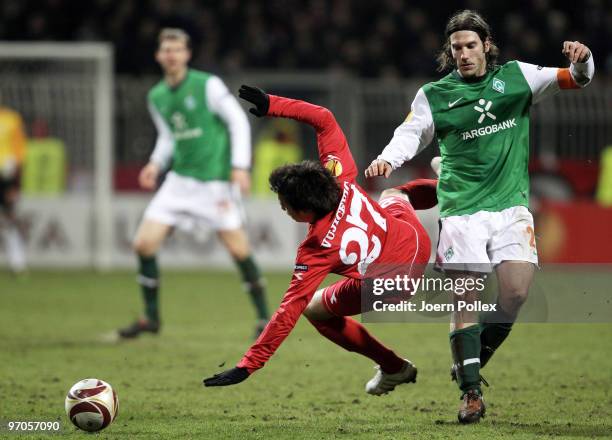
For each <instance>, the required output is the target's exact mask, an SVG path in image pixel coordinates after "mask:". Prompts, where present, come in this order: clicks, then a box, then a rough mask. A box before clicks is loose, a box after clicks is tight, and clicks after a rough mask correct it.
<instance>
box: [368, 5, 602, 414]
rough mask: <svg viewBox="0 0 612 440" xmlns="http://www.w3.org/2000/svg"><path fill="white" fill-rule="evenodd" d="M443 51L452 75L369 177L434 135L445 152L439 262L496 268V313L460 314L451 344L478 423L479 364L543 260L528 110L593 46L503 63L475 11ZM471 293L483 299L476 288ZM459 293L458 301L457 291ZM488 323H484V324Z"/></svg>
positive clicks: (575, 76)
mask: <svg viewBox="0 0 612 440" xmlns="http://www.w3.org/2000/svg"><path fill="white" fill-rule="evenodd" d="M445 37H446V43H445V45H444V48H443V50H442V52H441V54H440V56H439V57H438V61H439V62H440V70H441V71H443V70H447V69H452V72H451V73H450V74H448V75H447V76H445V77H444V78H442V79H441V80H439V81H436V82H433V83H429V84H426V85H425V86H423V87H422V88H421V89H419V91H418V92H417V94H416V97H415V99H414V101H413V103H412V108H411V112H410V113H409V114H408V117H407V118H406V120H405V121H404V123H402V124H401V125H400V126H399V127H398V128H397V129H396V131H395V134H394V136H393V139H392V140H391V142H390V143H389V144H388V145H387V147H385V149H384V151H383V152H382V154H381V155H380V156H379V157H378V158H377V159H376V160H374V161H373V162H372V163H371V165H370V166H369V167H368V169H367V170H366V176H368V177H372V176H380V175H384V176H385V177H388V176H389V175H390V174H391V172H392V171H393V170H394V169H396V168H398V167H400V166H401V165H402V164H403V163H404V162H405V161H407V160H410V159H411V158H412V157H414V156H415V155H416V154H417V153H418V152H419V151H420V150H421V149H423V148H425V147H426V146H427V145H428V144H429V143H430V142H431V141H432V140H433V138H434V136H435V137H436V138H437V140H438V143H439V145H440V152H441V156H442V163H441V170H440V179H439V182H438V200H439V207H440V217H441V230H440V239H439V243H438V250H437V258H436V263H437V265H438V266H439V267H440V268H442V269H443V270H444V271H445V272H446V273H447V274H448V275H449V276H452V277H462V278H466V277H479V276H483V274H486V273H488V272H490V271H491V269H492V268H495V272H496V275H497V279H498V284H499V294H498V304H497V309H498V310H497V311H496V312H490V313H487V314H484V315H482V316H480V318H479V317H478V316H477V314H476V312H461V313H458V312H455V313H453V316H452V322H451V333H450V345H451V352H452V356H453V375H454V377H455V378H456V379H457V382H458V384H459V387H460V388H461V391H462V399H463V401H462V404H461V407H460V409H459V415H458V418H459V421H460V422H462V423H473V422H478V421H479V420H480V417H481V416H483V415H484V412H485V406H484V402H483V400H482V392H481V389H480V368H482V367H484V365H485V364H486V363H487V362H488V360H489V359H490V358H491V356H492V355H493V352H494V351H495V350H496V349H497V348H498V347H499V346H500V345H501V344H502V342H503V341H504V340H505V339H506V337H507V336H508V334H509V332H510V330H511V328H512V324H513V322H514V321H515V319H516V316H517V314H518V312H519V309H520V307H521V305H522V304H523V303H524V301H525V300H526V298H527V293H528V289H529V286H530V284H531V281H532V279H533V275H534V268H535V266H536V265H537V263H538V256H537V251H536V245H535V236H534V229H533V217H532V216H531V213H530V212H529V210H528V209H527V206H528V199H529V176H528V173H527V164H528V160H529V108H530V106H531V105H532V104H535V103H537V102H538V101H539V100H542V99H543V98H545V97H547V96H551V95H553V94H555V93H556V92H558V91H559V90H560V89H571V88H580V87H584V86H586V85H587V84H588V83H589V82H590V81H591V78H592V77H593V74H594V70H595V68H594V63H593V57H592V55H591V52H590V50H589V49H588V48H587V47H586V46H585V45H583V44H581V43H580V42H578V41H565V42H564V43H563V46H562V52H563V54H565V56H566V57H567V58H568V60H569V61H570V62H571V65H570V67H569V68H548V67H540V66H535V65H532V64H527V63H523V62H518V61H511V62H508V63H506V64H504V65H501V66H498V65H496V63H495V61H496V58H497V55H498V48H497V47H496V46H495V44H494V43H493V40H492V37H491V30H490V27H489V25H488V24H487V22H486V21H485V20H484V19H483V18H482V17H481V16H480V15H479V14H478V13H476V12H473V11H467V10H466V11H461V12H458V13H456V14H455V15H453V17H451V19H450V20H449V22H448V23H447V26H446V30H445ZM461 299H462V300H466V301H474V300H476V299H477V297H476V292H470V293H469V294H466V295H465V296H464V297H463V298H461ZM455 300H457V298H455ZM479 321H480V322H479Z"/></svg>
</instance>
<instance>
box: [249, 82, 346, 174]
mask: <svg viewBox="0 0 612 440" xmlns="http://www.w3.org/2000/svg"><path fill="white" fill-rule="evenodd" d="M238 93H239V96H240V97H241V98H242V99H244V100H246V101H249V102H251V103H253V104H255V108H251V109H250V110H249V111H250V112H251V113H252V114H254V115H255V116H258V117H261V116H276V117H282V118H290V119H294V120H296V121H300V122H303V123H305V124H308V125H310V126H312V127H313V128H314V129H315V131H316V133H317V147H318V149H319V160H320V161H321V163H322V164H323V166H325V167H328V169H330V170H331V171H332V172H334V173H335V176H336V177H340V175H342V178H343V179H348V180H352V179H354V178H355V177H356V176H357V166H356V165H355V161H354V159H353V156H352V154H351V151H350V149H349V146H348V142H347V141H346V137H345V136H344V133H343V132H342V129H341V128H340V126H339V125H338V122H337V121H336V118H335V117H334V115H333V113H332V112H331V111H329V110H328V109H326V108H325V107H321V106H318V105H314V104H310V103H308V102H305V101H300V100H299V99H291V98H284V97H282V96H275V95H269V94H267V93H266V92H264V91H263V90H261V89H258V88H256V87H251V86H246V85H243V86H242V87H240V90H239V92H238ZM334 161H335V162H334ZM337 162H339V163H340V166H339V167H338V166H337ZM332 165H334V166H333V167H332Z"/></svg>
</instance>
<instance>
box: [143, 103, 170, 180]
mask: <svg viewBox="0 0 612 440" xmlns="http://www.w3.org/2000/svg"><path fill="white" fill-rule="evenodd" d="M148 108H149V113H150V114H151V119H153V123H154V124H155V128H156V129H157V141H156V142H155V148H154V149H153V153H152V154H151V159H150V160H151V162H155V163H156V164H158V165H159V166H160V168H161V169H166V168H168V165H169V164H170V159H172V153H173V152H174V137H173V136H172V130H170V126H169V125H168V124H167V123H166V121H164V118H163V117H162V115H161V114H160V113H159V111H158V110H157V108H155V105H154V104H153V103H152V102H151V101H149V102H148Z"/></svg>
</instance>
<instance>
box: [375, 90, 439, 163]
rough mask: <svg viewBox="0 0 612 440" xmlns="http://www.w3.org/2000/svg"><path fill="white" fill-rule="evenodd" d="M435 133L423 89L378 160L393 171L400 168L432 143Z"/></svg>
mask: <svg viewBox="0 0 612 440" xmlns="http://www.w3.org/2000/svg"><path fill="white" fill-rule="evenodd" d="M434 132H435V127H434V121H433V116H432V114H431V108H430V107H429V101H428V100H427V96H426V95H425V92H424V91H423V89H422V88H421V89H419V91H418V92H417V94H416V96H415V97H414V100H413V101H412V105H411V106H410V113H408V116H407V117H406V119H405V120H404V122H403V123H402V124H401V125H400V126H399V127H397V128H396V129H395V132H394V133H393V138H392V139H391V141H390V142H389V144H388V145H387V146H386V147H385V149H384V150H383V152H382V153H381V154H380V155H379V156H378V159H382V160H384V161H386V162H388V163H389V164H391V167H393V169H396V168H399V167H400V166H402V164H403V163H404V162H406V161H409V160H410V159H412V158H413V157H414V156H416V155H417V154H418V153H419V152H420V151H421V150H423V149H424V148H425V147H427V146H428V145H429V144H430V143H431V141H432V140H433V137H434Z"/></svg>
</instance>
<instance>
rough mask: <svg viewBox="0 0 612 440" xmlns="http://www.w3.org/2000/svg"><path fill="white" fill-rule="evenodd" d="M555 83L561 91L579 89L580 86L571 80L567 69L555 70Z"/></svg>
mask: <svg viewBox="0 0 612 440" xmlns="http://www.w3.org/2000/svg"><path fill="white" fill-rule="evenodd" d="M557 83H558V84H559V88H561V89H579V88H580V86H579V85H578V84H577V83H576V81H574V78H572V74H571V73H570V70H569V68H567V67H566V68H563V69H557Z"/></svg>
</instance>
